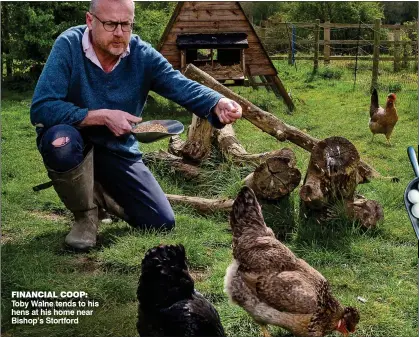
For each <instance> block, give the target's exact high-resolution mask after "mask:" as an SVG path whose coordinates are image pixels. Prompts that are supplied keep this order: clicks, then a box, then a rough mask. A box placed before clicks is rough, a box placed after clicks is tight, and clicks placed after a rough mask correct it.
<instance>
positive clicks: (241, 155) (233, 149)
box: [214, 124, 282, 165]
mask: <svg viewBox="0 0 419 337" xmlns="http://www.w3.org/2000/svg"><path fill="white" fill-rule="evenodd" d="M214 136H215V137H216V141H217V145H218V147H219V149H220V150H221V152H222V154H223V155H224V156H225V157H226V158H228V159H231V160H232V161H233V162H234V163H236V164H243V163H246V164H254V165H259V164H261V163H263V162H264V161H266V159H268V158H271V157H276V156H281V154H282V152H281V150H274V151H271V152H264V153H257V154H250V153H247V151H246V150H245V148H244V147H243V146H242V145H241V144H240V143H239V141H238V140H237V138H236V134H235V132H234V129H233V126H232V125H231V124H229V125H226V126H225V127H224V128H222V129H221V130H214Z"/></svg>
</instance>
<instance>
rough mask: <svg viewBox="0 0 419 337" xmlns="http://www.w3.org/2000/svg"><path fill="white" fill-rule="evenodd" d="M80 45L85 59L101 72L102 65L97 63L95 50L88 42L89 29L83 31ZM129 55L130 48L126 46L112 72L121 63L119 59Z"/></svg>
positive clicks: (90, 42)
mask: <svg viewBox="0 0 419 337" xmlns="http://www.w3.org/2000/svg"><path fill="white" fill-rule="evenodd" d="M82 45H83V51H84V54H85V55H86V57H87V58H88V59H89V60H90V61H92V62H93V63H94V64H96V65H97V66H98V67H99V68H100V69H102V70H103V68H102V65H101V64H100V62H99V59H98V58H97V55H96V53H95V50H94V49H93V45H92V41H91V40H90V31H89V27H86V30H85V31H84V34H83V39H82ZM129 54H130V48H129V44H128V46H127V49H126V50H125V51H124V52H123V53H122V54H121V55H120V56H119V59H118V62H116V63H115V65H114V66H113V68H112V70H114V69H115V68H116V67H117V65H118V64H119V62H121V59H123V58H124V57H127V56H128V55H129Z"/></svg>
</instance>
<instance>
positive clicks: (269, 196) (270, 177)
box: [244, 148, 301, 200]
mask: <svg viewBox="0 0 419 337" xmlns="http://www.w3.org/2000/svg"><path fill="white" fill-rule="evenodd" d="M295 164H296V159H295V154H294V152H292V150H290V149H287V148H284V149H282V150H280V151H279V154H278V156H276V157H271V158H268V159H266V161H265V162H263V163H262V164H260V165H259V166H258V167H257V168H256V170H255V171H254V172H253V173H251V174H249V175H248V176H247V177H246V178H245V180H244V182H245V184H246V185H247V186H249V187H250V188H251V189H253V191H254V192H255V194H256V195H257V196H258V197H260V198H262V199H266V200H278V199H280V198H282V197H284V196H286V195H289V194H290V193H291V192H292V191H293V190H294V189H295V188H296V187H297V186H298V185H299V183H300V181H301V173H300V171H299V170H298V169H297V168H296V167H295Z"/></svg>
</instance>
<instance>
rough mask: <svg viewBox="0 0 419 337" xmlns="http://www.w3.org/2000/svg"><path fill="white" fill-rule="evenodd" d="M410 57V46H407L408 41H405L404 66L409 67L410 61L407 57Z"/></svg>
mask: <svg viewBox="0 0 419 337" xmlns="http://www.w3.org/2000/svg"><path fill="white" fill-rule="evenodd" d="M408 57H409V53H408V47H407V43H406V42H405V43H404V44H403V68H407V67H408V66H409V61H408V59H407V58H408Z"/></svg>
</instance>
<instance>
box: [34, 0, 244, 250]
mask: <svg viewBox="0 0 419 337" xmlns="http://www.w3.org/2000/svg"><path fill="white" fill-rule="evenodd" d="M133 23H134V2H133V1H132V0H93V1H92V2H91V3H90V8H89V12H87V13H86V24H87V26H86V25H83V26H77V27H73V28H70V29H68V30H67V31H65V32H64V33H62V34H61V35H60V36H59V37H58V38H57V40H56V41H55V43H54V46H53V48H52V51H51V53H50V55H49V58H48V60H47V62H46V64H45V67H44V69H43V71H42V74H41V76H40V78H39V81H38V84H37V86H36V89H35V93H34V97H33V101H32V106H31V122H32V124H34V125H35V126H36V127H37V133H38V138H37V145H38V149H39V151H40V153H41V155H42V158H43V160H44V164H45V166H46V168H47V171H48V175H49V177H50V178H51V180H52V182H53V185H54V188H55V190H56V192H57V193H58V195H59V197H60V199H61V200H62V201H63V203H64V204H65V206H66V207H67V208H68V209H69V210H70V211H71V212H72V213H73V214H74V217H75V223H74V224H73V226H72V229H71V231H70V233H69V234H68V235H67V237H66V239H65V242H66V243H67V244H68V245H70V246H72V247H74V248H76V249H89V248H91V247H93V246H95V245H96V234H97V229H98V207H99V209H106V210H107V211H108V212H109V213H111V214H113V215H116V216H117V217H119V218H121V219H123V220H125V221H127V222H128V223H129V224H130V225H132V226H134V227H137V228H155V229H171V228H173V226H174V224H175V220H174V214H173V210H172V208H171V206H170V204H169V202H168V200H167V198H166V196H165V195H164V193H163V191H162V189H161V187H160V186H159V184H158V183H157V181H156V179H155V178H154V177H153V175H152V174H151V173H150V171H149V170H148V168H147V167H146V166H145V165H144V163H143V162H142V159H141V152H140V151H139V149H138V142H137V140H136V139H135V137H134V136H133V135H132V134H131V133H130V131H131V128H132V123H137V122H140V121H141V118H140V117H139V116H140V115H141V113H142V109H143V107H144V104H145V101H146V98H147V95H148V92H149V91H150V90H153V91H155V92H157V93H158V94H160V95H162V96H164V97H166V98H168V99H171V100H173V101H175V102H176V103H178V104H180V105H182V106H184V107H185V108H186V109H188V110H190V111H193V112H194V113H195V114H196V115H197V116H199V117H201V118H207V119H208V121H209V122H210V123H211V124H212V125H213V126H214V127H216V128H222V127H223V126H224V124H229V123H232V122H234V121H235V120H237V119H238V118H240V117H241V111H242V109H241V107H240V106H239V105H238V104H237V103H236V102H234V101H232V100H230V99H227V98H225V97H222V96H221V95H220V94H219V93H217V92H215V91H213V90H211V89H209V88H207V87H205V86H202V85H200V84H198V83H196V82H194V81H191V80H189V79H187V78H186V77H184V76H183V75H182V74H181V73H180V72H179V71H175V70H174V69H173V68H172V66H171V65H170V63H169V62H168V61H167V60H166V59H165V58H164V57H163V56H162V55H161V54H159V53H158V52H157V51H156V50H155V49H154V48H152V47H151V46H150V45H149V44H148V43H145V42H143V41H142V40H141V39H140V38H139V37H138V36H136V35H131V31H132V28H133ZM93 146H94V155H93Z"/></svg>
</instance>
